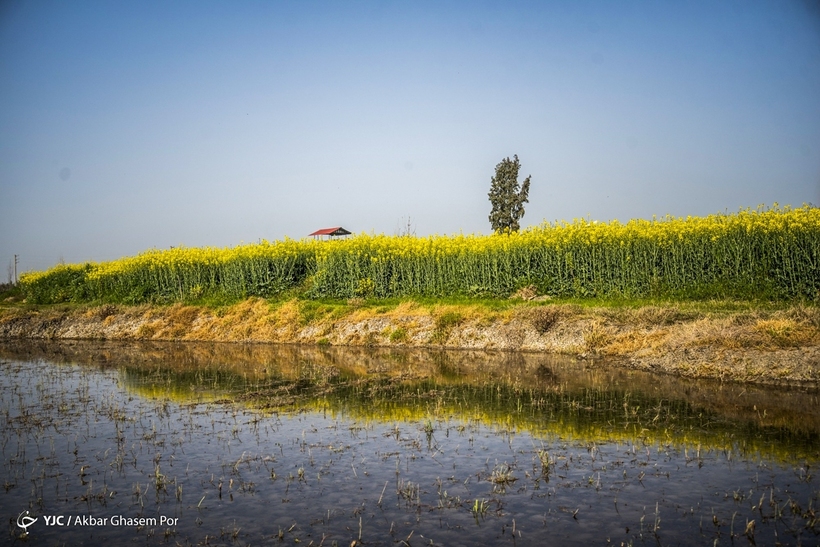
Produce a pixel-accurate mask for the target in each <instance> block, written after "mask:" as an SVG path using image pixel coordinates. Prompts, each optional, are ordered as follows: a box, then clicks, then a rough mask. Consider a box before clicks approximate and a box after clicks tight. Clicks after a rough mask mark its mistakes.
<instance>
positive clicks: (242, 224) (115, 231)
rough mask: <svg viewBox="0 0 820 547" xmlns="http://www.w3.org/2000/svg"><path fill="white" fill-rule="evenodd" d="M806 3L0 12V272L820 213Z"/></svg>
mask: <svg viewBox="0 0 820 547" xmlns="http://www.w3.org/2000/svg"><path fill="white" fill-rule="evenodd" d="M817 6H818V4H817V3H816V2H804V1H795V2H788V1H783V2H747V1H743V2H731V1H726V2H654V1H653V2H630V1H624V2H576V1H567V2H503V3H501V2H497V3H480V2H406V3H404V2H150V1H148V2H121V3H114V2H91V1H85V2H44V1H41V2H3V3H1V4H0V267H2V272H0V273H1V274H2V275H0V277H1V278H2V280H3V281H5V280H6V277H7V276H6V275H5V274H6V265H7V264H8V263H9V261H11V260H12V257H13V255H14V254H18V255H20V271H26V270H29V269H43V268H47V267H50V266H52V265H54V264H55V263H57V262H58V261H59V260H60V259H61V258H62V259H64V260H65V261H66V262H80V261H85V260H94V261H101V260H109V259H115V258H118V257H120V256H125V255H133V254H136V253H138V252H140V251H143V250H146V249H150V248H154V247H156V248H167V247H169V246H171V245H186V246H216V247H224V246H232V245H236V244H239V243H240V242H252V241H256V240H257V239H260V238H263V239H268V240H273V239H279V238H282V237H284V236H289V237H291V238H301V237H304V236H306V235H307V234H308V233H310V232H312V231H313V230H316V229H318V228H323V227H328V226H337V225H341V226H344V227H346V228H348V229H349V230H352V231H354V232H376V233H382V232H383V233H388V234H390V233H394V232H396V231H397V229H398V227H399V225H400V224H402V223H406V221H407V218H408V217H409V218H410V220H411V223H412V226H413V228H414V229H415V231H416V233H417V235H428V234H434V233H439V234H445V233H458V232H465V233H489V232H490V225H489V221H488V219H487V217H488V215H489V210H490V205H489V200H488V198H487V192H488V191H489V186H490V178H491V177H492V175H493V171H494V168H495V165H496V164H497V163H498V162H499V161H501V160H502V159H503V158H504V157H508V156H510V157H511V156H512V155H514V154H517V155H518V156H519V158H520V161H521V165H522V172H521V176H522V178H523V177H524V176H526V175H531V176H532V187H531V190H530V203H529V204H528V206H527V208H526V215H525V216H524V218H523V220H522V226H533V225H538V224H540V223H542V222H543V221H545V220H547V221H552V220H560V219H566V220H571V219H573V218H576V217H590V218H592V219H597V220H604V221H605V220H610V219H614V218H617V219H619V220H621V221H625V220H628V219H630V218H636V217H640V218H649V217H651V216H652V215H659V216H660V215H664V214H672V215H676V216H686V215H706V214H710V213H715V212H719V211H724V210H728V211H730V212H731V211H736V210H737V209H738V208H740V207H748V206H751V207H755V206H757V205H758V204H763V203H765V204H767V205H770V204H772V203H773V202H779V203H780V204H791V205H795V206H799V205H801V204H802V203H804V202H812V203H814V204H820V9H819V8H818V7H817Z"/></svg>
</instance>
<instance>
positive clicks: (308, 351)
mask: <svg viewBox="0 0 820 547" xmlns="http://www.w3.org/2000/svg"><path fill="white" fill-rule="evenodd" d="M0 357H4V358H7V359H13V358H17V359H23V358H25V359H31V358H37V359H44V360H49V361H51V362H56V363H79V364H85V365H93V366H96V367H100V368H104V369H105V368H109V367H114V368H116V369H117V370H118V372H119V375H120V379H121V381H122V383H123V385H125V386H126V387H127V388H128V389H129V390H131V391H132V392H134V393H137V394H139V395H141V396H145V397H152V398H156V397H165V398H170V399H172V400H175V401H178V402H181V403H188V402H204V401H223V402H225V401H232V402H242V403H244V404H246V405H249V406H251V407H255V408H263V409H269V410H276V411H282V410H321V411H330V412H331V413H338V414H339V415H340V416H344V417H347V418H353V419H366V420H381V421H386V422H391V421H396V420H403V421H417V420H424V419H443V418H447V419H455V420H462V421H469V420H478V421H481V422H482V423H485V424H497V425H502V426H504V427H507V428H513V429H515V430H520V431H527V432H530V433H532V434H534V435H545V434H552V435H557V436H559V437H561V438H568V439H576V440H580V441H587V442H603V441H613V440H620V441H627V440H628V441H634V440H636V439H641V440H642V441H643V442H649V443H664V444H668V443H674V444H678V445H690V446H697V445H700V446H701V447H703V448H708V449H720V450H730V449H731V450H739V451H740V452H741V453H742V454H749V453H751V452H760V453H762V454H765V455H766V457H775V458H778V459H783V460H794V459H807V458H808V459H812V460H813V459H816V458H818V447H820V404H818V403H820V400H818V399H819V398H820V397H818V392H817V391H816V390H810V389H805V388H804V389H796V388H791V389H785V388H776V387H761V386H749V385H740V384H733V383H720V382H714V381H696V380H687V379H680V378H675V377H671V376H665V375H655V374H649V373H646V372H640V371H630V370H626V369H624V368H617V367H612V366H607V365H606V363H605V362H585V361H576V360H575V359H572V358H568V357H563V356H554V355H543V354H527V353H511V352H485V351H480V352H479V351H446V350H438V351H431V350H395V349H387V348H338V347H316V346H297V345H262V344H201V343H198V344H183V343H150V342H149V343H121V342H107V343H98V342H83V341H77V342H69V343H61V344H52V343H48V342H39V343H37V342H35V343H29V342H13V343H7V344H3V345H0Z"/></svg>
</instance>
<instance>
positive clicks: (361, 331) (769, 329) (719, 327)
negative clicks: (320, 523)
mask: <svg viewBox="0 0 820 547" xmlns="http://www.w3.org/2000/svg"><path fill="white" fill-rule="evenodd" d="M0 338H36V339H107V340H185V341H222V342H276V343H305V344H320V345H325V344H328V345H350V346H394V347H427V346H433V347H448V348H469V349H501V350H517V351H538V352H551V353H562V354H569V355H576V356H579V357H587V356H603V357H612V358H613V359H614V360H615V361H617V362H618V363H621V364H622V365H623V366H626V367H630V368H636V369H642V370H654V371H658V372H666V373H671V374H675V375H679V376H686V377H696V378H716V379H722V380H730V381H742V382H755V383H771V384H807V385H812V386H815V387H820V309H818V308H816V307H805V306H799V305H797V306H793V307H791V308H789V309H785V310H777V311H764V310H751V311H749V310H747V311H738V312H724V313H707V312H698V311H691V310H689V311H687V310H684V309H682V308H680V309H679V308H676V307H675V306H671V305H669V306H646V307H642V308H637V309H630V308H592V309H588V308H581V307H578V306H573V305H543V306H530V305H521V306H519V307H514V308H511V309H507V310H504V311H499V312H493V311H488V310H487V309H483V308H480V307H474V306H468V305H462V306H455V305H442V306H432V307H429V306H428V307H424V306H421V305H418V304H415V303H412V302H407V303H404V304H401V305H399V306H398V307H393V308H390V309H387V308H384V309H382V308H378V307H375V308H374V307H364V306H360V307H356V306H355V305H354V306H348V307H342V308H326V309H325V308H322V307H321V306H318V307H317V306H315V305H313V306H309V305H306V304H304V303H302V302H299V301H296V300H294V301H291V302H286V303H284V304H277V305H271V304H269V303H268V302H266V301H265V300H262V299H250V300H247V301H245V302H242V303H239V304H236V305H234V306H230V307H226V308H220V309H212V308H205V307H196V306H185V305H181V304H177V305H174V306H170V307H149V306H136V307H126V306H114V305H103V306H98V307H89V308H82V309H77V308H65V309H59V308H48V309H39V310H25V309H22V308H9V309H5V310H2V311H0Z"/></svg>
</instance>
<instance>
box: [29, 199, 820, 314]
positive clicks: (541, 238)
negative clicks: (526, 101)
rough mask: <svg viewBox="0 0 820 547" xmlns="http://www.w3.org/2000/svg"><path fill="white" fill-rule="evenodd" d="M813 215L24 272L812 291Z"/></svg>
mask: <svg viewBox="0 0 820 547" xmlns="http://www.w3.org/2000/svg"><path fill="white" fill-rule="evenodd" d="M818 271H820V209H817V208H812V207H808V206H804V207H801V208H798V209H792V208H789V207H785V208H780V207H777V206H775V207H774V208H772V209H769V210H764V209H763V208H758V209H757V210H750V209H746V210H741V211H740V212H738V213H734V214H716V215H710V216H707V217H687V218H674V217H669V216H667V217H664V218H661V219H654V218H653V219H652V220H631V221H629V222H628V223H625V224H622V223H619V222H618V221H612V222H609V223H601V222H596V221H588V220H584V219H580V220H573V221H572V222H559V223H554V224H547V223H545V224H543V225H541V226H539V227H536V228H531V229H528V230H524V231H522V232H514V233H510V234H493V235H489V236H484V235H454V236H438V235H436V236H429V237H400V236H385V235H366V234H362V235H357V236H355V237H352V238H349V239H346V240H340V241H330V242H328V241H315V240H309V239H303V240H292V239H284V240H282V241H275V242H267V241H263V242H261V243H257V244H249V245H240V246H237V247H231V248H225V249H217V248H210V247H205V248H174V249H169V250H162V251H160V250H151V251H147V252H145V253H142V254H140V255H138V256H134V257H126V258H121V259H119V260H114V261H110V262H103V263H98V264H93V263H89V264H81V265H60V266H56V267H54V268H52V269H50V270H48V271H45V272H33V273H29V274H25V275H24V276H23V277H22V278H21V283H22V285H23V287H24V290H25V291H26V292H27V294H28V296H29V297H30V298H31V299H32V300H33V301H35V302H42V303H46V302H60V301H69V300H74V301H85V300H97V299H102V300H111V301H122V302H127V303H137V302H166V301H177V300H186V299H196V298H199V297H202V296H207V295H215V294H221V295H224V296H228V297H245V296H254V295H256V296H272V295H275V294H278V293H281V292H283V291H287V290H292V289H297V290H300V291H302V292H304V293H305V294H307V295H309V296H311V297H331V298H349V297H353V296H359V297H365V298H367V297H401V296H449V295H466V296H483V297H504V296H508V295H509V294H511V293H512V292H514V291H515V290H517V289H519V288H521V287H524V286H529V285H533V286H535V287H536V288H537V290H538V291H539V292H540V293H542V294H549V295H554V296H574V297H586V296H616V295H617V296H628V297H632V296H634V297H642V296H670V297H704V296H733V295H735V296H741V295H742V296H761V295H763V296H771V297H774V298H793V297H803V298H814V297H816V296H817V294H818V291H820V273H818Z"/></svg>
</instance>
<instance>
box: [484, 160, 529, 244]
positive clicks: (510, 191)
mask: <svg viewBox="0 0 820 547" xmlns="http://www.w3.org/2000/svg"><path fill="white" fill-rule="evenodd" d="M513 158H514V159H513V160H512V161H510V158H504V159H503V160H501V163H499V164H498V165H496V166H495V176H494V177H493V178H492V180H491V184H490V193H489V194H488V195H489V196H490V203H491V204H492V206H493V209H492V211H490V226H492V228H493V231H495V232H517V231H518V229H519V228H520V227H521V226H519V224H518V221H519V220H521V217H523V216H524V204H525V203H529V200H528V199H527V196H528V195H529V193H530V178H531V177H529V176H528V177H527V178H526V179H525V180H524V183H523V184H521V185H520V186H519V184H518V170H519V168H520V167H521V164H520V163H519V162H518V155H515V156H513Z"/></svg>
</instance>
